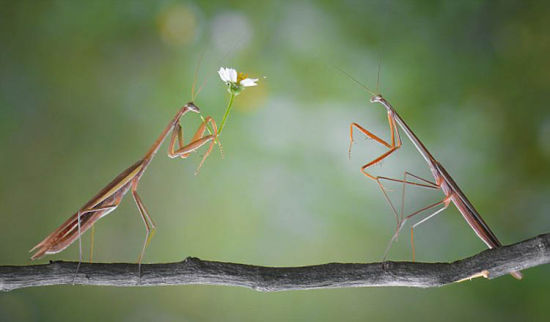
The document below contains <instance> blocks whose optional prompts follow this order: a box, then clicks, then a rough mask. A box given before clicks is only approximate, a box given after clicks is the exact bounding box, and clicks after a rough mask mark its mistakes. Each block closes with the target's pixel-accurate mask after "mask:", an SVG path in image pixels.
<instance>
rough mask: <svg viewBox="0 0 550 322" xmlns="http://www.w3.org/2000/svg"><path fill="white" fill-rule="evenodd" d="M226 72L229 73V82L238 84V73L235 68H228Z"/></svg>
mask: <svg viewBox="0 0 550 322" xmlns="http://www.w3.org/2000/svg"><path fill="white" fill-rule="evenodd" d="M225 70H226V71H227V75H228V77H229V81H230V82H232V83H236V82H237V71H236V70H234V69H233V68H226V69H225Z"/></svg>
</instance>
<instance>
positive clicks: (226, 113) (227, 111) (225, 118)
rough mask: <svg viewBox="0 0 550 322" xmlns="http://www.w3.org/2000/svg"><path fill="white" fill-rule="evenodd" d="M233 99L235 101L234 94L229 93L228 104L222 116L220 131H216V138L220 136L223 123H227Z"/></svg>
mask: <svg viewBox="0 0 550 322" xmlns="http://www.w3.org/2000/svg"><path fill="white" fill-rule="evenodd" d="M234 99H235V94H233V93H231V97H230V98H229V103H228V104H227V108H226V109H225V114H224V115H223V119H222V123H221V125H220V130H219V131H218V136H220V135H221V134H222V131H223V127H224V125H225V121H227V117H228V116H229V111H231V107H232V106H233V100H234Z"/></svg>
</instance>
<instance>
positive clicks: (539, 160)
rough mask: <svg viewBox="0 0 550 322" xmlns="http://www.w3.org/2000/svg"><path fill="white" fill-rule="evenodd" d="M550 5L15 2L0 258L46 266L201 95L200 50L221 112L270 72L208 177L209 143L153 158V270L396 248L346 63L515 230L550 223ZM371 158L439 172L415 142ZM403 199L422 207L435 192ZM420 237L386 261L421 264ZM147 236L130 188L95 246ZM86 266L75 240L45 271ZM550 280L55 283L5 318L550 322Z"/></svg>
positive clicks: (0, 9)
mask: <svg viewBox="0 0 550 322" xmlns="http://www.w3.org/2000/svg"><path fill="white" fill-rule="evenodd" d="M549 9H550V2H545V1H501V2H499V1H437V2H426V1H424V2H412V1H404V2H392V1H352V0H348V1H339V2H336V1H334V2H333V1H319V2H313V1H296V2H288V3H283V2H280V1H273V2H263V1H262V2H260V1H239V2H236V1H229V2H228V1H208V2H206V1H197V2H192V1H142V2H135V1H116V2H110V1H2V2H1V4H0V57H1V58H0V144H1V145H0V146H1V148H2V149H1V150H2V152H1V153H0V166H1V169H2V171H3V173H2V176H1V178H2V179H1V184H0V213H1V215H0V226H1V227H2V228H3V230H2V234H0V243H1V244H2V245H3V246H2V247H0V264H2V265H7V264H13V265H27V264H31V263H30V261H29V254H28V253H27V251H28V250H29V249H30V248H31V247H32V246H34V245H35V244H36V243H37V242H39V241H40V240H41V239H42V238H43V237H44V236H46V235H47V234H48V233H50V232H51V231H52V230H53V229H55V228H56V227H57V226H58V225H59V224H61V223H62V222H63V221H64V220H65V219H66V218H67V217H68V216H69V215H71V214H72V213H74V212H75V211H76V210H77V209H78V208H79V207H81V206H82V205H83V204H84V203H85V202H86V201H87V200H88V199H90V198H91V197H92V196H93V195H94V194H95V193H96V192H97V191H99V190H100V189H101V188H102V187H103V186H104V185H105V184H107V183H108V182H109V181H110V180H111V179H112V178H114V177H115V176H116V175H117V174H118V173H119V172H120V171H122V170H123V169H125V168H126V167H128V166H129V165H131V164H132V163H133V162H135V161H136V160H138V159H139V158H141V157H142V155H143V154H144V153H145V151H147V149H148V148H149V147H150V145H151V144H152V143H153V141H154V140H155V139H156V137H157V136H158V135H159V133H160V132H161V130H162V129H163V128H164V127H165V126H166V124H167V123H168V121H169V120H170V119H171V118H172V117H173V115H174V114H175V113H176V111H177V110H178V108H179V107H180V106H181V105H182V104H184V103H185V102H187V101H188V100H189V99H190V92H191V86H192V83H193V72H194V69H195V68H196V66H197V64H198V62H199V60H200V56H201V55H203V57H204V59H203V62H202V64H201V65H200V68H199V72H198V81H197V82H198V84H199V85H200V84H202V83H203V82H204V81H206V83H205V85H204V88H203V90H202V92H201V93H200V95H199V96H198V98H197V100H196V103H197V105H199V106H200V107H201V109H202V111H203V113H204V114H205V115H207V114H208V115H212V116H213V117H214V118H215V119H216V120H218V122H219V121H220V120H221V116H222V115H223V112H224V108H225V104H226V102H227V98H228V94H227V92H226V91H225V87H224V84H223V83H222V82H221V81H220V80H219V78H218V76H217V74H216V70H217V69H218V68H219V67H220V66H227V67H234V68H237V69H238V70H239V71H244V72H246V73H249V75H250V76H251V77H258V78H260V81H259V86H258V87H256V88H251V89H247V90H246V91H244V92H243V93H242V95H240V96H238V97H237V99H236V101H235V108H234V110H233V112H232V114H231V117H230V119H229V121H228V123H227V127H226V129H225V130H224V133H223V136H222V142H223V144H224V145H223V147H224V152H225V157H224V158H223V159H222V158H221V156H220V154H219V153H218V151H217V150H214V152H213V153H212V155H211V156H210V157H209V158H208V160H207V161H206V163H205V165H204V167H203V168H202V170H201V172H200V174H199V175H198V176H194V175H193V173H194V170H195V168H196V166H197V165H198V162H199V160H200V157H201V155H200V153H199V154H197V155H195V156H193V157H192V158H190V159H187V160H171V159H169V158H167V157H166V154H165V151H166V145H165V146H163V147H162V150H161V152H160V153H159V154H158V155H157V157H156V158H155V159H154V160H153V162H152V164H151V166H150V168H149V169H148V171H147V173H146V174H145V175H144V177H143V179H142V180H141V184H140V187H139V191H140V194H141V196H142V198H143V200H144V202H145V204H146V205H147V207H148V209H149V211H150V212H151V215H152V217H153V219H154V220H155V221H156V223H157V225H158V230H157V234H156V235H155V237H154V239H153V241H152V243H151V245H150V247H149V248H148V250H147V253H146V256H145V262H151V263H153V262H169V261H178V260H181V259H183V258H184V257H186V256H197V257H200V258H203V259H210V260H220V261H232V262H242V263H250V264H258V265H274V266H283V265H285V266H286V265H291V266H298V265H310V264H320V263H326V262H334V261H338V262H365V261H380V260H381V259H382V256H383V253H384V249H385V248H386V245H387V243H388V241H389V239H390V237H391V235H392V234H393V231H394V229H395V220H394V218H393V215H392V213H391V211H390V210H389V208H388V206H387V204H386V203H385V201H384V199H383V196H382V193H381V192H380V191H379V190H378V187H377V185H376V184H375V183H374V182H372V181H369V180H368V179H367V178H365V177H364V176H363V175H362V174H361V173H360V172H359V168H360V166H361V165H362V164H364V163H366V162H367V161H368V160H370V159H372V158H373V157H375V156H376V155H377V154H380V153H381V152H382V151H383V149H382V148H381V147H380V146H378V145H377V144H375V143H376V142H374V141H372V140H366V139H364V138H362V137H361V136H359V135H358V136H357V140H356V143H355V144H354V146H353V151H352V155H351V160H349V159H348V142H349V124H350V122H353V121H355V122H359V123H360V124H362V125H363V126H365V127H366V128H368V129H370V130H372V131H373V132H375V133H377V134H379V135H381V136H383V137H385V138H387V137H388V134H389V131H388V127H387V120H386V118H385V112H384V110H383V108H382V107H381V106H379V105H373V104H370V103H368V99H369V94H368V93H367V92H366V91H365V90H363V89H362V88H361V87H360V86H358V85H357V84H356V83H355V82H354V81H352V80H351V79H350V78H348V77H347V76H345V75H344V74H343V73H341V72H340V71H338V69H342V70H344V71H346V72H349V73H350V74H352V75H353V76H354V77H355V78H357V79H358V80H359V81H360V82H362V83H364V84H366V85H367V86H369V87H370V88H373V89H376V87H377V86H378V87H379V89H380V91H381V92H382V93H383V94H384V96H385V97H386V98H388V100H389V101H390V102H392V104H393V105H394V107H395V108H396V109H397V110H398V111H399V112H400V114H401V116H402V117H403V118H404V119H405V120H406V121H407V122H408V123H409V125H410V126H411V127H412V128H413V130H414V131H416V132H417V135H418V136H419V137H420V138H421V139H422V140H423V141H424V142H425V144H426V145H427V147H428V148H429V149H430V150H431V151H432V153H433V154H434V155H435V156H436V157H437V158H438V159H439V160H440V161H441V163H442V164H443V165H445V167H446V168H447V169H448V171H449V172H450V173H451V174H452V175H453V176H454V177H455V180H456V181H457V182H458V183H459V184H460V185H461V187H462V189H463V190H464V191H465V192H466V194H467V195H468V196H469V197H470V199H471V200H472V202H473V203H474V205H476V207H477V208H478V210H479V212H480V213H481V214H482V216H483V217H484V218H485V219H486V221H487V222H488V223H489V225H490V226H491V227H492V228H493V230H494V232H495V233H496V234H497V236H499V238H500V239H501V240H502V242H503V243H505V244H507V243H513V242H517V241H520V240H523V239H527V238H530V237H533V236H535V235H537V234H540V233H545V232H549V231H550V220H549V219H548V211H547V209H549V207H550V199H549V195H550V185H549V179H550V167H549V161H550V140H549V136H550V112H549V109H548V100H549V99H550V73H549V68H550V60H549V59H548V57H549V52H550V41H549V38H548V31H549V30H550V10H549ZM379 64H380V66H381V69H380V80H379V82H378V81H377V72H378V66H379ZM377 83H378V85H377ZM198 125H199V118H198V116H196V115H190V116H189V117H186V119H185V120H184V121H183V126H184V129H185V131H186V134H187V135H188V136H189V133H191V131H194V129H195V128H196V127H197V126H198ZM201 153H204V152H201ZM375 170H376V171H377V172H378V173H379V174H386V175H395V176H400V175H401V174H402V173H403V171H404V170H409V171H412V172H414V173H416V174H420V175H423V176H425V177H429V175H430V174H429V171H428V169H427V167H426V165H425V164H424V163H423V161H422V159H420V157H419V156H418V154H417V153H416V152H415V151H414V150H413V149H412V147H411V144H410V143H409V142H408V141H406V143H405V145H404V147H403V149H402V151H399V153H397V154H395V155H393V156H392V158H390V159H388V160H387V161H385V162H383V164H382V165H381V166H379V167H376V169H375ZM393 190H394V191H393V195H392V198H398V197H396V196H399V189H398V187H396V189H393ZM408 191H409V192H410V193H408V195H407V209H408V211H412V210H414V209H416V208H418V207H420V206H422V205H426V204H428V203H429V202H430V201H433V200H438V198H441V194H440V193H438V192H437V193H436V192H426V191H415V190H414V189H410V190H408ZM450 208H452V207H450ZM407 231H408V229H405V230H404V232H403V236H402V238H401V239H400V240H399V242H398V243H397V244H395V245H394V246H393V248H392V250H391V252H390V256H389V258H390V259H392V260H410V259H411V251H410V244H409V237H408V235H407V234H408V233H407ZM143 237H144V227H143V224H142V222H141V219H140V218H139V214H138V211H137V209H136V207H135V205H134V204H133V201H132V199H131V198H126V199H125V200H124V201H123V203H122V204H121V206H120V207H119V208H118V209H117V210H116V211H115V212H113V213H111V214H110V215H109V216H107V217H105V218H104V219H102V220H101V221H100V222H98V224H97V225H96V247H95V260H96V261H105V262H109V261H119V262H124V261H130V262H135V261H136V259H137V256H138V253H139V251H140V247H141V244H142V241H143ZM88 238H89V236H88V234H87V235H86V237H85V238H84V245H85V249H86V247H87V245H88ZM415 241H416V250H417V260H420V261H451V260H456V259H459V258H463V257H467V256H470V255H473V254H475V253H477V252H479V251H481V250H483V249H485V246H484V244H483V243H482V242H481V241H480V240H479V239H478V238H477V237H476V236H475V234H474V233H473V232H472V231H471V230H470V228H469V227H468V226H467V224H466V223H465V221H464V220H463V219H462V217H461V216H460V215H459V214H458V212H457V211H456V209H454V208H453V209H449V210H447V211H445V212H444V213H443V214H441V215H440V216H438V217H436V218H434V219H432V220H430V221H428V222H427V223H425V224H423V225H421V226H419V227H418V229H417V230H416V234H415ZM85 255H87V251H85ZM77 258H78V250H77V246H76V245H72V246H71V247H70V248H68V249H67V250H65V251H64V252H62V253H60V254H56V255H52V256H48V257H46V258H45V259H42V260H40V261H39V263H46V262H47V261H48V260H56V259H57V260H61V259H62V260H75V259H77ZM549 273H550V268H549V267H548V266H543V267H537V268H533V269H530V270H527V271H525V278H524V280H523V281H521V282H518V281H516V280H514V279H513V278H511V277H509V276H505V277H502V278H499V279H496V280H492V281H488V280H484V279H477V280H474V281H471V282H466V283H460V284H457V285H451V286H447V287H443V288H439V289H427V290H419V289H408V288H380V289H377V288H362V289H337V290H314V291H296V292H282V293H274V294H262V293H257V292H254V291H251V290H248V289H241V288H230V287H214V286H181V287H162V288H110V287H71V286H58V287H44V288H34V289H22V290H17V291H13V292H10V293H7V294H3V295H1V296H0V320H2V321H60V320H64V319H67V320H75V319H76V320H80V321H98V320H102V321H108V320H113V321H147V320H155V321H172V320H179V321H365V320H369V321H377V320H407V321H424V320H427V319H429V320H443V319H445V320H467V319H468V320H470V319H475V320H481V319H483V320H485V321H503V320H541V319H543V318H545V317H546V318H547V317H548V313H550V310H549V308H548V300H549V296H548V288H549V287H550V280H549V279H548V276H549V275H548V274H549Z"/></svg>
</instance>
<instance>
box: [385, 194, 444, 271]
mask: <svg viewBox="0 0 550 322" xmlns="http://www.w3.org/2000/svg"><path fill="white" fill-rule="evenodd" d="M450 201H451V196H446V197H445V198H444V199H442V200H440V201H438V202H435V203H433V204H431V205H428V206H426V207H424V208H421V209H419V210H417V211H415V212H412V213H411V214H409V215H407V216H406V217H404V218H403V220H401V222H400V223H399V225H398V226H397V229H396V230H395V233H394V234H393V236H392V238H391V239H390V242H389V243H388V246H387V247H386V251H385V252H384V260H386V257H387V255H388V252H389V250H390V248H391V246H392V244H393V242H394V241H395V240H396V239H397V236H398V235H399V232H400V231H401V229H402V228H403V226H404V225H405V222H407V221H408V220H409V219H410V218H412V217H414V216H416V215H418V214H420V213H422V212H424V211H426V210H428V209H432V208H435V207H437V206H439V205H442V204H443V205H444V206H443V207H442V208H441V209H438V210H437V211H436V212H434V213H432V214H430V215H428V216H426V217H425V218H423V219H422V220H420V221H419V222H417V223H416V224H414V225H413V226H412V227H411V246H412V249H413V261H414V256H415V253H414V252H415V251H414V241H413V231H414V228H415V227H416V226H418V225H419V224H421V223H423V222H425V221H427V220H428V219H430V218H432V217H434V216H435V215H437V214H439V213H440V212H442V211H443V210H445V209H446V208H447V207H448V206H449V204H450Z"/></svg>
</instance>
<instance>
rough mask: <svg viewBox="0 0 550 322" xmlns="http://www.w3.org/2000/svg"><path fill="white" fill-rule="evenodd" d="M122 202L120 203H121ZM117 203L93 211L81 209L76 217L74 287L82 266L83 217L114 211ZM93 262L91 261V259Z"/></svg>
mask: <svg viewBox="0 0 550 322" xmlns="http://www.w3.org/2000/svg"><path fill="white" fill-rule="evenodd" d="M119 202H120V201H119ZM119 202H117V203H116V204H113V205H109V206H103V207H96V208H92V209H81V210H79V211H78V213H77V215H76V221H77V229H78V264H77V265H76V270H75V272H74V275H73V283H72V284H73V285H74V282H75V280H76V275H77V274H78V271H79V270H80V264H82V232H81V229H80V228H81V226H82V225H81V219H80V218H81V217H82V215H84V214H87V213H94V212H98V211H103V210H109V209H114V208H116V207H117V206H118V203H119ZM92 228H93V225H92ZM90 261H91V259H90Z"/></svg>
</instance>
